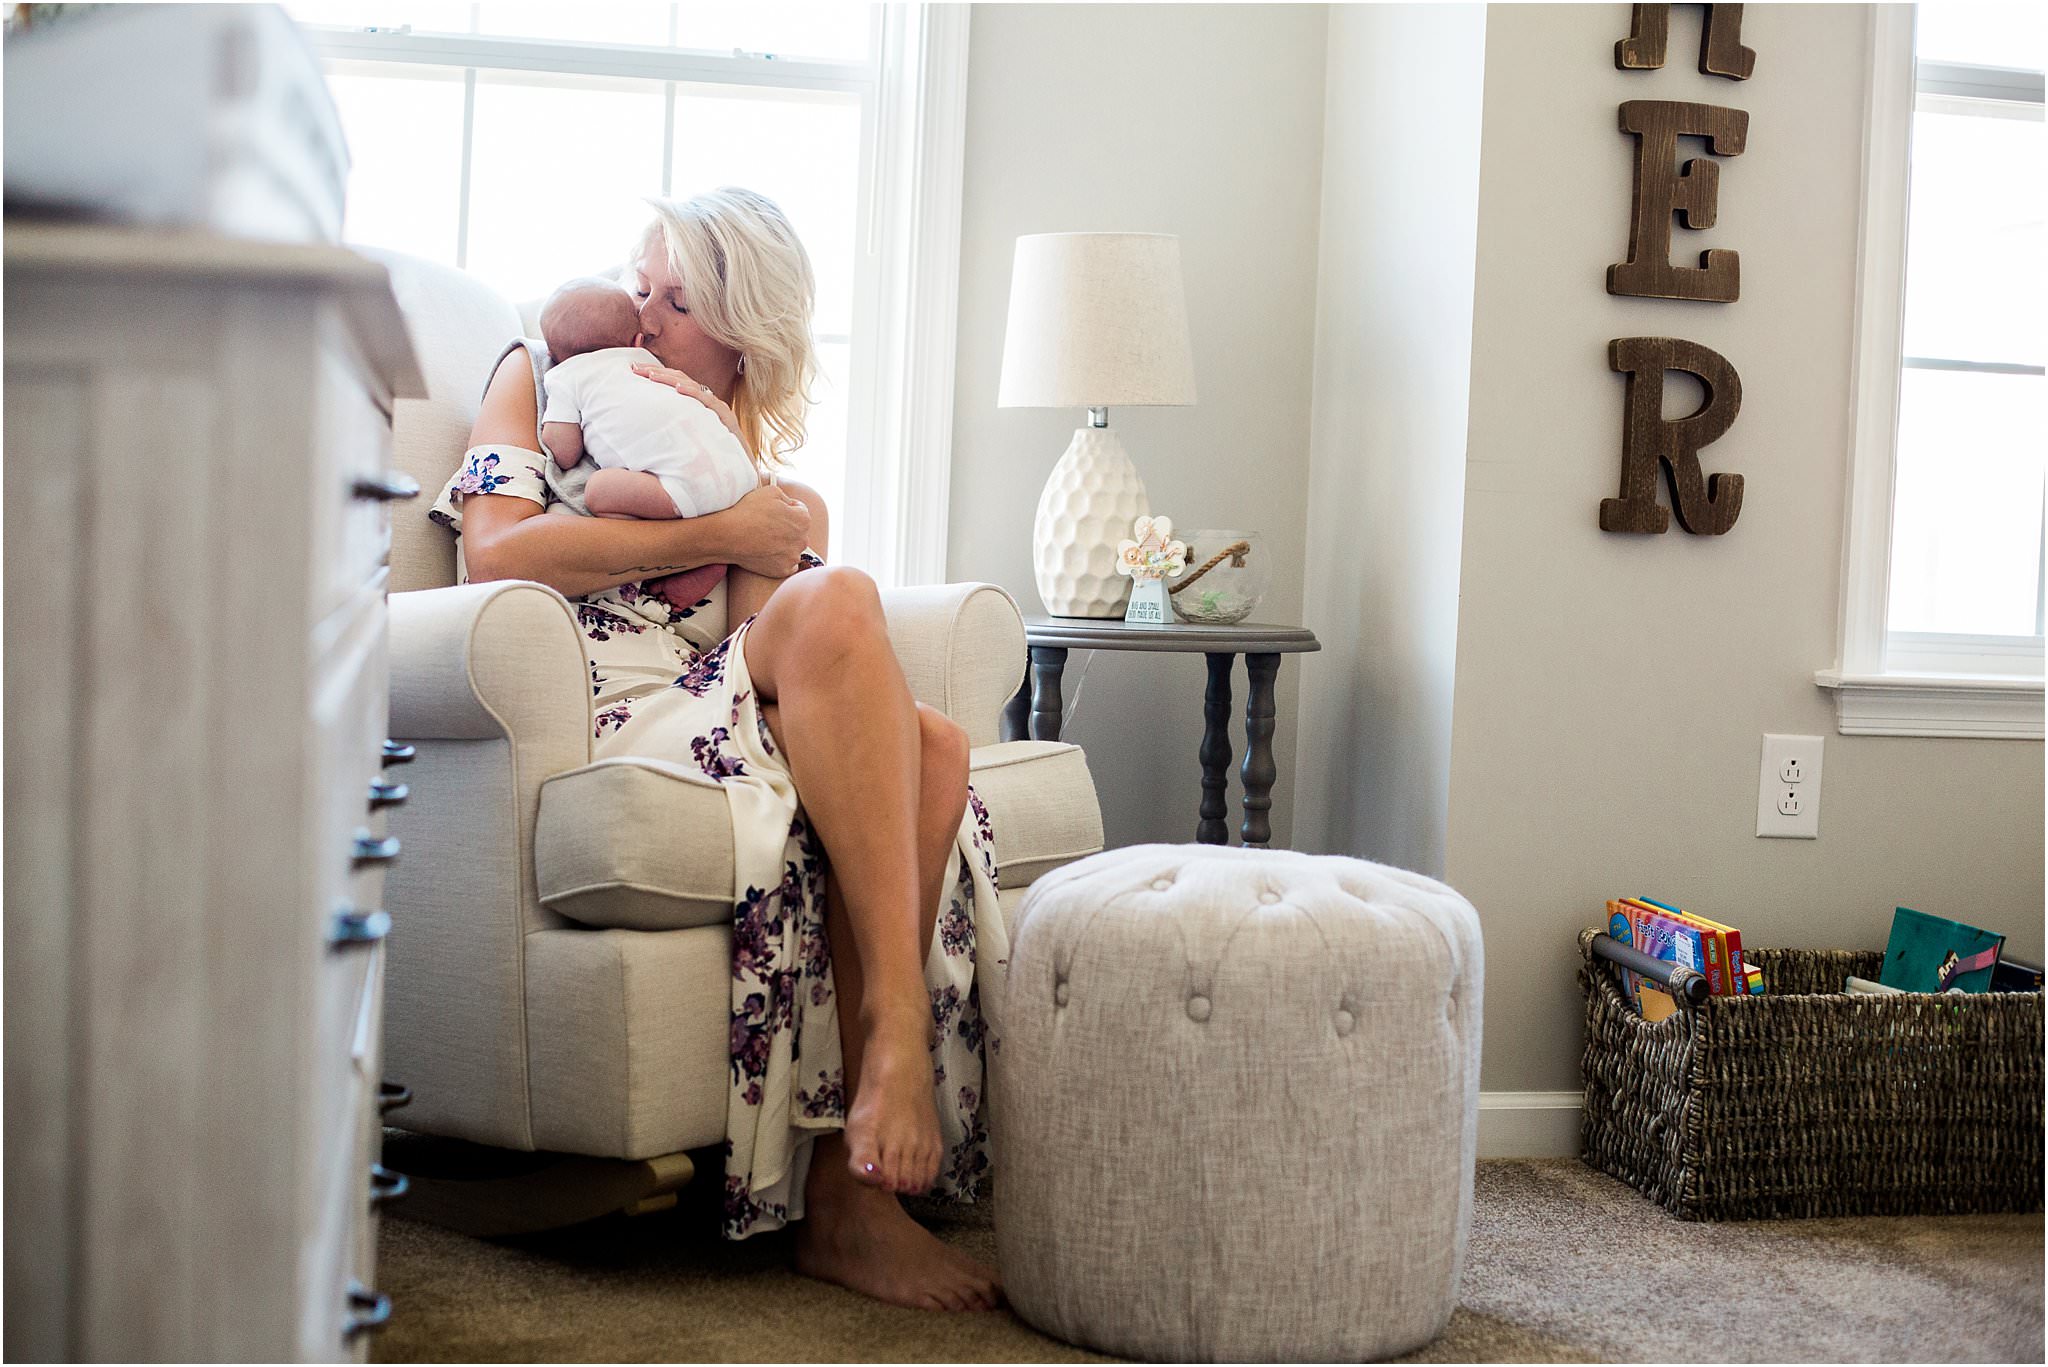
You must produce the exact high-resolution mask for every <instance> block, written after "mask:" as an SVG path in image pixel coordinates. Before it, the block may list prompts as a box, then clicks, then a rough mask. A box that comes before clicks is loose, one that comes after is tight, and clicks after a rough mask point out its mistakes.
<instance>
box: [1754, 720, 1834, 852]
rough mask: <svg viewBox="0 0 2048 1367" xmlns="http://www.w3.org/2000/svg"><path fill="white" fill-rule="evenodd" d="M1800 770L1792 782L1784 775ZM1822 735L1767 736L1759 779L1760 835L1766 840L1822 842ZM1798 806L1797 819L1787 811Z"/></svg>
mask: <svg viewBox="0 0 2048 1367" xmlns="http://www.w3.org/2000/svg"><path fill="white" fill-rule="evenodd" d="M1788 769H1796V772H1798V773H1799V775H1800V777H1799V779H1798V780H1797V781H1796V782H1791V783H1788V782H1786V781H1785V778H1784V775H1785V774H1786V772H1787V771H1788ZM1820 769H1821V738H1820V737H1819V736H1778V735H1770V734H1766V735H1765V736H1764V749H1763V760H1762V763H1760V764H1759V765H1758V766H1757V776H1756V833H1757V834H1758V835H1759V836H1761V837H1763V838H1765V839H1779V840H1818V839H1820ZM1786 806H1796V807H1798V809H1799V814H1798V815H1797V816H1787V815H1786V814H1785V813H1784V811H1783V808H1784V807H1786Z"/></svg>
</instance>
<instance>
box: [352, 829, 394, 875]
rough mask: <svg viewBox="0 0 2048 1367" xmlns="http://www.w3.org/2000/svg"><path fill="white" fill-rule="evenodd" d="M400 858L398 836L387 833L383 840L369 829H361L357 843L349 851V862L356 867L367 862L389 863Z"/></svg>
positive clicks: (360, 866) (356, 836)
mask: <svg viewBox="0 0 2048 1367" xmlns="http://www.w3.org/2000/svg"><path fill="white" fill-rule="evenodd" d="M396 858H398V837H397V836H395V835H387V836H385V837H384V838H383V839H382V840H379V839H378V838H377V837H376V836H374V835H371V834H370V833H369V832H368V831H363V830H359V831H357V832H356V835H355V844H354V846H353V847H351V849H350V851H349V862H350V864H351V865H352V866H353V867H355V868H362V867H363V866H364V865H365V864H389V863H390V862H391V861H392V860H394V859H396Z"/></svg>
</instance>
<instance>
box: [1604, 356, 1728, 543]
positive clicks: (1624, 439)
mask: <svg viewBox="0 0 2048 1367" xmlns="http://www.w3.org/2000/svg"><path fill="white" fill-rule="evenodd" d="M1607 365H1608V368H1609V369H1611V370H1619V371H1622V372H1624V373H1626V374H1627V376H1628V390H1627V395H1626V397H1625V398H1624V400H1623V407H1622V420H1621V497H1620V498H1603V499H1601V500H1600V530H1601V531H1603V532H1661V531H1663V530H1664V529H1665V528H1666V527H1668V526H1670V525H1671V515H1670V514H1669V513H1667V512H1665V511H1664V509H1662V508H1660V507H1659V506H1657V467H1658V466H1659V465H1662V466H1664V467H1665V468H1666V469H1667V470H1669V471H1670V472H1671V506H1672V507H1673V508H1674V509H1676V510H1677V512H1678V522H1679V525H1680V526H1682V527H1684V528H1685V529H1686V530H1687V531H1689V532H1693V533H1695V534H1697V535H1700V536H1719V535H1720V534H1721V533H1723V532H1725V531H1727V530H1728V529H1729V528H1730V527H1733V526H1734V525H1735V518H1736V516H1737V515H1738V514H1739V513H1741V511H1742V476H1741V475H1714V476H1712V477H1711V478H1703V477H1702V476H1701V474H1700V448H1701V447H1702V446H1705V445H1706V444H1707V443H1708V442H1711V441H1713V440H1714V439H1715V438H1716V437H1718V436H1720V435H1721V434H1722V433H1723V432H1726V431H1727V430H1728V428H1729V425H1730V424H1732V423H1733V422H1734V421H1735V415H1736V414H1737V413H1738V412H1740V411H1741V409H1742V380H1741V378H1740V377H1739V376H1738V375H1736V373H1735V367H1734V366H1732V365H1729V364H1728V361H1727V358H1726V357H1724V356H1722V355H1721V354H1720V353H1719V352H1716V351H1711V350H1709V349H1708V348H1706V347H1703V346H1701V345H1700V344H1699V343H1697V342H1684V341H1680V340H1678V339H1677V338H1675V337H1617V338H1616V339H1615V340H1613V341H1611V342H1609V343H1608V344H1607ZM1667 370H1683V371H1685V372H1687V373H1688V374H1692V375H1697V376H1699V378H1700V382H1701V383H1702V384H1704V385H1705V386H1706V387H1707V400H1706V402H1705V403H1703V404H1701V405H1700V407H1699V411H1697V412H1695V413H1693V414H1691V415H1689V416H1687V417H1683V418H1678V419H1675V420H1667V419H1666V418H1665V417H1664V372H1665V371H1667Z"/></svg>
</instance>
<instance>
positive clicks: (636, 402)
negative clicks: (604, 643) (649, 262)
mask: <svg viewBox="0 0 2048 1367" xmlns="http://www.w3.org/2000/svg"><path fill="white" fill-rule="evenodd" d="M540 330H541V336H542V337H544V338H546V340H547V344H548V355H549V358H550V359H551V361H552V362H553V364H552V365H551V366H550V367H549V369H548V372H547V396H548V404H547V411H546V412H544V413H543V414H541V429H540V434H541V441H542V443H543V444H544V445H546V447H547V448H548V453H549V454H550V455H552V456H553V457H554V459H555V463H556V464H557V465H560V466H561V467H562V468H563V469H564V470H567V469H569V468H570V467H571V466H573V465H575V464H576V463H577V462H578V461H579V460H581V459H582V458H583V456H584V455H585V454H588V455H589V456H590V459H591V460H592V462H593V463H595V464H596V465H597V466H598V470H597V473H595V474H593V475H592V476H591V477H590V482H589V484H588V485H586V486H585V488H584V491H583V497H584V502H585V504H586V505H587V506H588V507H589V509H590V511H591V512H592V513H593V514H596V515H597V516H600V517H702V516H704V515H705V514H707V513H715V512H719V511H721V510H723V509H726V508H730V507H731V506H732V505H733V504H735V503H737V502H739V501H740V500H741V499H742V498H745V497H746V496H747V494H748V493H750V492H752V491H753V490H754V489H756V488H758V487H759V486H760V484H761V473H760V471H759V470H758V469H756V468H755V466H754V463H753V461H752V460H750V459H749V458H748V456H747V453H746V450H745V448H743V447H742V446H741V445H740V443H739V439H738V438H737V437H735V436H733V434H732V433H731V432H729V431H727V430H726V427H725V424H724V423H722V422H720V421H719V419H718V415H717V414H716V413H713V412H712V411H711V410H710V409H709V408H707V407H705V406H704V405H703V404H701V403H699V402H697V401H696V400H695V399H692V398H689V397H688V396H686V395H683V394H679V393H677V392H676V391H675V390H674V389H672V388H670V387H669V386H668V385H665V384H661V383H658V382H656V381H653V380H649V379H648V378H647V377H645V376H643V375H637V374H635V373H634V372H633V367H634V366H635V365H642V364H645V365H660V364H661V362H660V360H658V359H657V358H656V357H655V355H654V353H653V352H651V351H648V350H646V349H645V348H643V347H639V346H635V345H634V343H635V342H636V341H637V340H638V338H639V333H640V310H639V307H638V306H637V304H636V303H635V301H634V299H633V296H632V295H631V294H630V293H628V292H627V290H626V288H625V287H624V286H623V285H620V284H618V283H617V282H616V281H611V280H600V279H597V278H595V277H586V278H583V279H578V280H571V281H570V282H569V283H568V284H566V285H563V286H562V287H561V288H560V289H558V290H556V291H555V292H554V293H553V294H552V295H550V296H549V297H548V301H547V303H546V304H545V305H544V306H542V308H541V311H540ZM649 475H651V476H653V479H652V480H649V479H647V478H644V476H649Z"/></svg>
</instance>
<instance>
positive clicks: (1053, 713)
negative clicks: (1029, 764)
mask: <svg viewBox="0 0 2048 1367" xmlns="http://www.w3.org/2000/svg"><path fill="white" fill-rule="evenodd" d="M1066 667H1067V648H1066V647H1065V646H1033V647H1031V739H1033V740H1058V739H1059V738H1060V710H1061V707H1062V704H1061V702H1060V675H1061V674H1062V673H1063V672H1065V670H1066Z"/></svg>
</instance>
